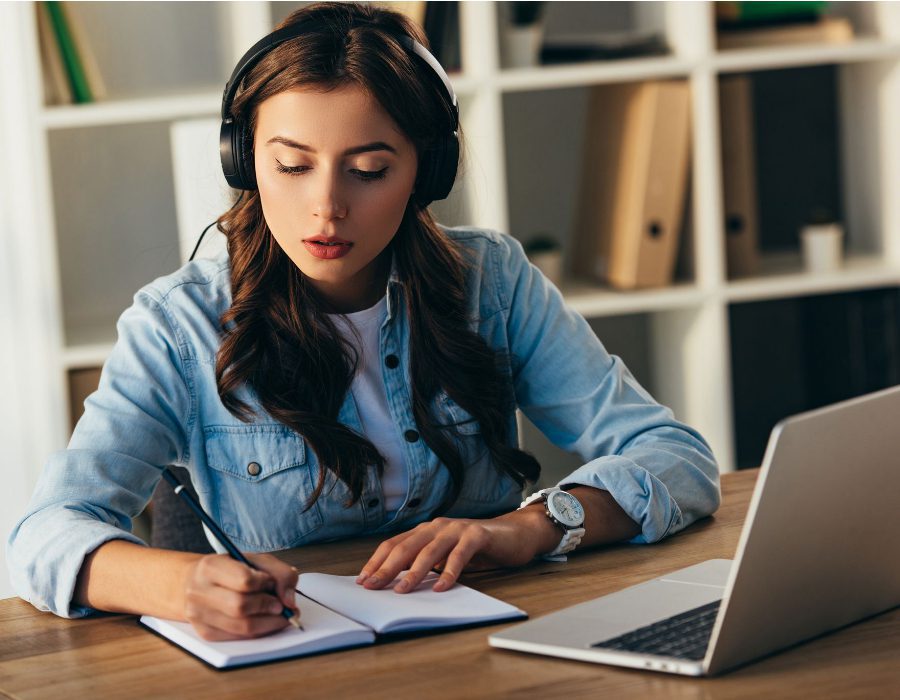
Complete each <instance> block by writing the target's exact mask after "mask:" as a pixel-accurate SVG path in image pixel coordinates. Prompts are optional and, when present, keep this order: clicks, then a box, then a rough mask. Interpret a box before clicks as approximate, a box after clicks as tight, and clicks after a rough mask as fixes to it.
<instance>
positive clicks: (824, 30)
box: [717, 17, 853, 50]
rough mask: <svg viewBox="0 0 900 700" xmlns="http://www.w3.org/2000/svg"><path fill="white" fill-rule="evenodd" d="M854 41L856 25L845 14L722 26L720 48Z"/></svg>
mask: <svg viewBox="0 0 900 700" xmlns="http://www.w3.org/2000/svg"><path fill="white" fill-rule="evenodd" d="M848 41H853V25H852V24H851V23H850V20H849V19H847V18H846V17H822V18H821V19H818V20H816V21H815V22H798V23H795V24H783V25H777V26H767V27H759V28H750V29H728V30H725V29H720V30H719V32H718V34H717V42H718V47H719V49H725V50H728V49H746V48H754V47H759V46H780V45H789V44H840V43H845V42H848Z"/></svg>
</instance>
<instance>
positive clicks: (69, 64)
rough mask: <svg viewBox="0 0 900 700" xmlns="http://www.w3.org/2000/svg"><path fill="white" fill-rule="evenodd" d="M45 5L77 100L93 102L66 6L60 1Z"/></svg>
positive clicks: (78, 101)
mask: <svg viewBox="0 0 900 700" xmlns="http://www.w3.org/2000/svg"><path fill="white" fill-rule="evenodd" d="M45 6H46V8H47V12H48V13H49V16H50V24H51V26H52V27H53V32H54V34H55V36H56V41H57V43H58V45H59V50H60V53H61V54H62V57H63V62H64V64H65V67H66V73H67V75H68V77H69V85H70V86H71V88H72V95H73V96H74V99H75V102H77V103H84V102H92V101H93V99H94V98H93V95H92V94H91V88H90V85H89V84H88V80H87V76H86V75H85V72H84V65H83V64H82V62H81V57H80V56H79V55H78V47H77V45H76V44H75V39H74V37H73V35H72V30H71V28H70V25H69V19H68V16H67V11H66V8H65V6H64V5H63V4H62V3H60V2H48V3H46V5H45Z"/></svg>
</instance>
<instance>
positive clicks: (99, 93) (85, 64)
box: [61, 2, 108, 101]
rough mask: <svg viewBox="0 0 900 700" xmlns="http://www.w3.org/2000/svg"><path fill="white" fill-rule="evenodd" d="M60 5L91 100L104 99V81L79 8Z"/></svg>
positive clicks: (72, 5) (105, 92)
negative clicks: (79, 60)
mask: <svg viewBox="0 0 900 700" xmlns="http://www.w3.org/2000/svg"><path fill="white" fill-rule="evenodd" d="M61 4H62V5H63V10H64V11H65V15H66V20H67V22H68V25H69V32H70V33H71V35H72V41H73V42H74V43H75V51H76V52H77V54H78V57H79V58H80V59H81V68H82V70H83V71H84V77H85V80H86V81H87V84H88V88H89V89H90V92H91V100H92V101H97V100H102V99H105V98H106V97H107V95H108V91H107V88H106V81H105V80H104V79H103V73H101V72H100V63H99V62H98V61H97V56H96V55H95V53H94V49H93V48H92V45H91V41H90V39H89V38H88V32H87V29H86V28H85V26H84V22H83V21H82V18H81V15H80V14H79V6H78V4H77V3H73V2H64V3H61Z"/></svg>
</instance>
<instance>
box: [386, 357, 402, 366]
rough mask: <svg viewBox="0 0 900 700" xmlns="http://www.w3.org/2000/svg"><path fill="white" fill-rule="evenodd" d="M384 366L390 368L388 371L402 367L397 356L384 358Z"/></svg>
mask: <svg viewBox="0 0 900 700" xmlns="http://www.w3.org/2000/svg"><path fill="white" fill-rule="evenodd" d="M384 364H386V365H387V366H388V369H396V368H397V367H399V366H400V358H399V357H397V356H396V355H388V356H387V357H385V358H384Z"/></svg>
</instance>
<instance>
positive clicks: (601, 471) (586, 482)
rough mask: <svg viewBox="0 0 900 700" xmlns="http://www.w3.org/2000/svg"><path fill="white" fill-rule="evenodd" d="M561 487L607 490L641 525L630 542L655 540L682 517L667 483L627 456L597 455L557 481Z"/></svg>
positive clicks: (629, 515)
mask: <svg viewBox="0 0 900 700" xmlns="http://www.w3.org/2000/svg"><path fill="white" fill-rule="evenodd" d="M559 486H560V487H571V486H591V487H593V488H596V489H603V490H604V491H608V492H609V494H610V495H611V496H612V497H613V499H614V500H615V502H616V503H618V504H619V506H620V507H621V508H622V510H624V511H625V513H626V515H628V517H629V518H631V519H632V520H634V521H635V522H636V523H637V524H638V525H640V527H641V532H640V534H638V535H636V536H635V537H633V538H632V539H630V540H629V542H632V543H638V544H644V543H650V542H658V541H659V540H661V539H663V538H664V537H665V536H666V535H667V534H668V532H669V530H671V529H672V526H673V525H674V524H675V523H676V522H678V521H679V520H680V519H681V509H680V508H679V507H678V504H677V503H676V502H675V499H674V498H672V496H671V495H670V494H669V490H668V489H667V488H666V485H665V484H664V483H663V482H662V481H660V480H659V479H658V478H657V477H655V476H653V474H651V473H650V472H649V471H647V470H646V469H644V468H643V467H641V466H639V465H637V464H635V463H634V462H632V461H631V460H630V459H628V458H627V457H621V456H618V455H611V456H607V457H598V458H597V459H594V460H591V461H590V462H588V463H587V464H585V465H584V466H581V467H579V468H578V469H576V470H575V471H574V472H572V473H571V474H569V475H568V476H567V477H565V478H564V479H561V480H560V482H559Z"/></svg>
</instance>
